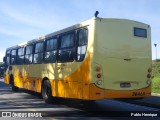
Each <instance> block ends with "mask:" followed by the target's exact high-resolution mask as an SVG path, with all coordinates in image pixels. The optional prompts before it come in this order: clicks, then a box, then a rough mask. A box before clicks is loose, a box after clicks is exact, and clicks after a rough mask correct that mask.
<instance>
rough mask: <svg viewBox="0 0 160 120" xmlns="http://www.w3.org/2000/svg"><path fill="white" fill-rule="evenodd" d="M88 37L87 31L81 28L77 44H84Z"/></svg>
mask: <svg viewBox="0 0 160 120" xmlns="http://www.w3.org/2000/svg"><path fill="white" fill-rule="evenodd" d="M87 39H88V31H87V30H86V29H81V30H80V31H79V34H78V45H86V44H87Z"/></svg>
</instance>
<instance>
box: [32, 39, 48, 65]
mask: <svg viewBox="0 0 160 120" xmlns="http://www.w3.org/2000/svg"><path fill="white" fill-rule="evenodd" d="M38 43H43V50H42V51H40V52H35V51H36V44H38ZM44 49H45V41H44V40H41V41H38V42H35V43H34V45H33V59H32V63H33V64H42V63H43V62H44V51H45V50H44ZM38 54H42V61H40V62H35V61H34V59H35V55H38Z"/></svg>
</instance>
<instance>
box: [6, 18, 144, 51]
mask: <svg viewBox="0 0 160 120" xmlns="http://www.w3.org/2000/svg"><path fill="white" fill-rule="evenodd" d="M95 20H100V21H106V22H107V21H115V22H116V21H121V22H129V21H130V22H131V21H132V22H137V23H141V24H144V25H147V24H145V23H142V22H138V21H134V20H129V19H118V18H99V17H97V18H96V17H93V18H92V19H90V20H87V21H84V22H81V23H79V24H76V25H73V26H70V27H67V28H64V29H62V30H59V31H56V32H53V33H50V34H48V35H44V36H40V37H38V38H35V39H32V40H30V41H27V42H23V43H21V44H18V45H15V46H12V47H9V48H7V50H10V49H14V48H17V47H22V46H26V45H28V44H33V43H35V42H37V41H43V40H45V39H48V38H50V37H54V36H56V35H59V34H62V33H65V32H67V31H71V30H75V29H78V28H80V27H84V26H88V25H89V24H90V23H91V21H95Z"/></svg>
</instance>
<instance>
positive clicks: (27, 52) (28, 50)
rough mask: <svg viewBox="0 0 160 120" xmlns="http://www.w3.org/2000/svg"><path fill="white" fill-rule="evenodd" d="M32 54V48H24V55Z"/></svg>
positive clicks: (30, 46)
mask: <svg viewBox="0 0 160 120" xmlns="http://www.w3.org/2000/svg"><path fill="white" fill-rule="evenodd" d="M32 53H33V46H32V45H29V46H27V47H26V55H29V54H32Z"/></svg>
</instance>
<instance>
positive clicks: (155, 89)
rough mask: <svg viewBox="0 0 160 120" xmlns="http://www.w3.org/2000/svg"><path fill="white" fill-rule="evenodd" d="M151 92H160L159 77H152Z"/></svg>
mask: <svg viewBox="0 0 160 120" xmlns="http://www.w3.org/2000/svg"><path fill="white" fill-rule="evenodd" d="M152 93H158V94H160V78H158V77H154V78H153V79H152Z"/></svg>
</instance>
